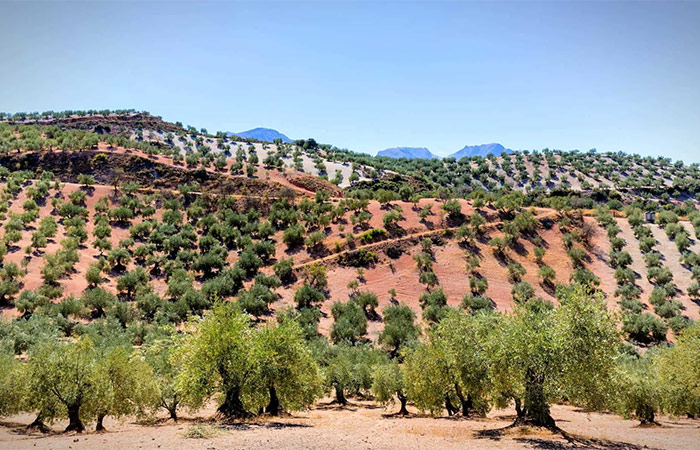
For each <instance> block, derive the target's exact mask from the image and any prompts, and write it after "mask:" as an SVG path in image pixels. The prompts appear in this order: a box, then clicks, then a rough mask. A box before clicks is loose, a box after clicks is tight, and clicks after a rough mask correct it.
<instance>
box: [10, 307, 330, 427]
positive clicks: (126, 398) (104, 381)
mask: <svg viewBox="0 0 700 450" xmlns="http://www.w3.org/2000/svg"><path fill="white" fill-rule="evenodd" d="M114 340H115V338H114V336H113V335H101V334H100V333H96V332H95V333H86V334H83V335H81V336H80V337H78V338H77V339H71V340H65V341H56V340H51V339H47V340H45V341H42V342H40V343H37V344H36V345H35V346H34V347H32V348H30V350H29V352H28V358H27V361H26V362H24V363H23V362H20V361H19V360H18V359H16V358H15V357H13V356H10V355H9V354H2V356H0V415H9V414H15V413H18V412H21V411H25V412H35V413H37V419H36V421H35V422H34V423H33V426H37V427H39V428H45V424H48V423H51V422H52V421H54V420H56V419H62V418H67V419H68V422H69V424H68V426H67V428H66V431H77V432H81V431H83V430H84V429H85V424H86V423H88V422H95V423H96V429H97V430H98V431H99V430H102V429H103V419H104V418H105V417H107V416H112V417H123V416H145V415H151V414H154V413H155V412H156V411H157V410H158V409H160V408H163V409H165V410H167V411H168V413H169V415H170V417H171V418H173V419H175V420H177V411H178V408H179V407H181V406H185V407H187V408H189V409H190V410H196V409H199V408H200V407H202V406H203V405H204V404H205V403H207V402H208V400H210V399H211V398H212V397H214V396H219V395H221V398H222V399H223V401H222V402H221V404H220V406H219V408H218V412H219V414H220V415H221V417H223V418H227V419H231V418H238V417H245V416H248V415H251V414H257V413H258V412H259V411H261V410H263V409H264V410H265V411H266V412H267V413H269V414H272V415H277V414H279V413H280V412H282V411H295V410H298V409H301V408H305V407H308V406H309V405H311V404H312V403H313V402H314V401H315V400H316V399H317V398H318V397H319V396H320V395H321V394H322V388H321V386H322V379H321V376H320V372H319V368H318V365H317V363H316V361H315V360H314V359H313V358H312V356H311V352H310V350H309V349H308V347H307V345H306V343H305V341H304V339H303V333H302V330H301V328H300V326H299V325H298V324H297V322H295V321H292V320H280V322H279V323H277V324H274V325H272V324H271V325H268V326H264V327H260V328H256V327H254V326H253V324H252V322H251V320H250V317H249V316H248V315H246V314H243V313H241V312H240V310H239V309H238V307H237V306H236V305H235V304H234V303H218V304H216V305H215V306H214V308H213V309H212V311H211V312H210V313H208V314H207V315H206V316H205V317H204V318H203V319H201V320H198V321H193V322H191V323H190V326H189V328H188V330H187V331H186V332H185V333H184V334H177V333H174V332H173V331H172V330H158V331H156V332H154V333H152V334H151V335H149V338H148V339H147V342H146V343H145V345H144V346H142V347H141V348H140V349H135V348H133V347H132V346H131V345H130V344H129V343H128V341H125V340H123V339H121V338H119V337H117V338H116V343H115V342H114Z"/></svg>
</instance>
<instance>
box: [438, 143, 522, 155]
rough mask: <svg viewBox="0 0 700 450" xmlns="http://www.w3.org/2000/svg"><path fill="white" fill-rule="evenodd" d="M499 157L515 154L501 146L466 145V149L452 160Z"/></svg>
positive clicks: (457, 153)
mask: <svg viewBox="0 0 700 450" xmlns="http://www.w3.org/2000/svg"><path fill="white" fill-rule="evenodd" d="M489 153H490V154H492V155H494V156H498V155H500V154H502V153H513V150H511V149H509V148H505V147H504V146H502V145H501V144H481V145H465V146H464V148H463V149H462V150H460V151H458V152H456V153H453V154H451V155H450V157H451V158H456V159H460V158H464V157H469V156H483V157H486V155H488V154H489Z"/></svg>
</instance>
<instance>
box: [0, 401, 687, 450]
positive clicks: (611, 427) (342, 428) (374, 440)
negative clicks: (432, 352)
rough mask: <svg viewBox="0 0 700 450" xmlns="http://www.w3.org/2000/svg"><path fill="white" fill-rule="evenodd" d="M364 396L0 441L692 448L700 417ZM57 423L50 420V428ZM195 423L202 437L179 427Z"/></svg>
mask: <svg viewBox="0 0 700 450" xmlns="http://www.w3.org/2000/svg"><path fill="white" fill-rule="evenodd" d="M392 412H393V409H392V410H384V409H382V408H379V407H377V406H375V405H373V404H372V403H370V402H364V401H359V402H355V403H353V404H351V405H350V406H348V407H346V408H337V407H336V406H335V405H331V404H329V403H328V400H325V401H322V402H321V403H320V404H319V405H318V406H316V407H315V408H314V409H312V410H310V411H305V412H301V413H296V414H294V415H293V416H289V417H284V418H278V419H272V418H265V419H257V420H255V421H252V422H247V423H236V424H231V425H222V424H219V423H215V422H212V421H211V420H209V419H208V417H211V413H212V410H211V409H209V410H208V411H202V412H201V413H199V414H197V415H196V416H194V417H187V418H184V419H181V420H180V421H179V422H178V423H173V422H172V421H167V422H160V423H158V424H154V425H144V424H137V423H135V422H131V421H124V422H116V421H113V420H109V418H108V419H106V420H105V426H106V428H107V430H108V431H107V432H106V433H101V434H97V433H94V432H92V431H90V432H86V433H83V434H82V435H77V434H74V433H69V434H61V433H58V432H54V433H52V434H49V435H41V434H27V433H26V432H25V431H24V426H25V425H26V424H28V423H29V422H30V421H31V420H32V417H31V416H18V417H12V418H9V419H6V420H5V421H3V422H0V448H13V449H24V448H52V449H69V448H70V449H101V448H139V449H158V448H162V449H171V448H172V449H174V448H195V449H198V448H202V449H223V448H252V449H262V448H334V449H353V450H357V449H380V448H381V449H384V448H386V449H390V448H392V449H393V448H421V449H422V448H440V449H453V448H465V447H470V448H541V449H567V448H600V449H637V448H667V449H692V448H695V449H697V448H698V442H700V421H699V420H688V419H676V420H674V419H670V418H666V417H663V418H661V420H660V423H661V426H658V427H651V428H640V427H638V426H637V422H635V421H631V420H624V419H621V418H619V417H617V416H614V415H610V414H599V413H592V414H587V413H585V412H581V411H579V410H577V409H575V408H572V407H569V406H554V407H553V408H552V415H553V416H554V418H555V419H556V420H557V423H558V425H559V426H560V427H561V428H562V429H563V430H564V432H565V433H566V434H565V435H561V434H552V433H550V432H546V431H542V430H536V429H523V428H518V429H509V430H503V429H504V428H505V427H507V426H508V425H510V424H511V423H512V420H513V411H512V410H498V411H492V412H491V413H490V414H489V415H488V417H487V418H482V419H469V420H467V419H460V418H447V417H441V418H431V417H427V416H424V415H419V414H416V413H415V411H413V410H412V413H413V414H412V415H411V416H409V417H407V418H403V417H395V416H393V415H392V414H391V413H392ZM62 427H65V423H55V424H54V425H53V429H54V430H60V429H62ZM193 430H198V431H201V432H202V433H201V434H203V435H204V437H199V438H192V437H188V436H187V434H189V433H191V432H192V431H193Z"/></svg>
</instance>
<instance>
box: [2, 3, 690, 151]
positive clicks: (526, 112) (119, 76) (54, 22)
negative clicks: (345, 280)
mask: <svg viewBox="0 0 700 450" xmlns="http://www.w3.org/2000/svg"><path fill="white" fill-rule="evenodd" d="M0 50H1V51H0V55H1V56H0V58H1V59H0V61H1V62H0V111H9V112H16V111H43V110H47V109H53V110H63V109H89V108H111V109H116V108H136V109H145V110H148V111H150V112H151V113H154V114H157V115H161V116H163V117H164V118H165V119H167V120H171V121H176V120H180V121H182V122H183V123H185V124H191V125H194V126H197V127H206V128H208V129H209V130H210V131H216V130H227V131H229V130H230V131H242V130H246V129H249V128H253V127H257V126H264V127H270V128H276V129H278V130H280V131H282V132H283V133H285V134H287V135H288V136H290V137H292V138H304V137H315V138H316V139H317V140H319V141H320V142H324V143H331V144H334V145H337V146H339V147H346V148H349V149H352V150H356V151H365V152H371V153H374V152H376V151H377V150H381V149H383V148H386V147H393V146H421V147H428V148H430V149H431V150H432V151H433V152H435V153H438V154H441V155H445V154H448V153H451V152H454V151H456V150H458V149H460V148H461V147H463V146H464V145H466V144H480V143H487V142H500V143H502V144H504V145H506V146H507V147H511V148H514V149H533V148H543V147H550V148H560V149H574V148H578V149H581V150H587V149H589V148H592V147H596V148H598V150H599V151H617V150H622V151H626V152H630V153H640V154H643V155H654V156H656V155H665V156H669V157H672V158H674V159H683V160H684V161H686V162H692V161H695V162H700V3H698V2H686V3H673V4H671V3H668V2H651V3H640V2H625V3H612V2H585V3H572V2H567V3H561V2H537V3H526V2H514V3H493V2H481V3H438V2H425V3H391V4H388V3H368V2H362V3H360V2H353V3H341V2H311V3H297V2H282V3H260V2H256V3H223V2H216V3H199V4H185V3H174V4H173V3H166V2H156V3H148V4H142V3H126V2H122V3H66V2H49V3H14V2H2V3H0Z"/></svg>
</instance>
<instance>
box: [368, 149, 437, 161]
mask: <svg viewBox="0 0 700 450" xmlns="http://www.w3.org/2000/svg"><path fill="white" fill-rule="evenodd" d="M377 156H385V157H387V158H409V159H412V158H419V159H434V158H439V156H437V155H434V154H433V153H431V152H430V150H428V149H427V148H425V147H394V148H387V149H386V150H381V151H379V152H377Z"/></svg>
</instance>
